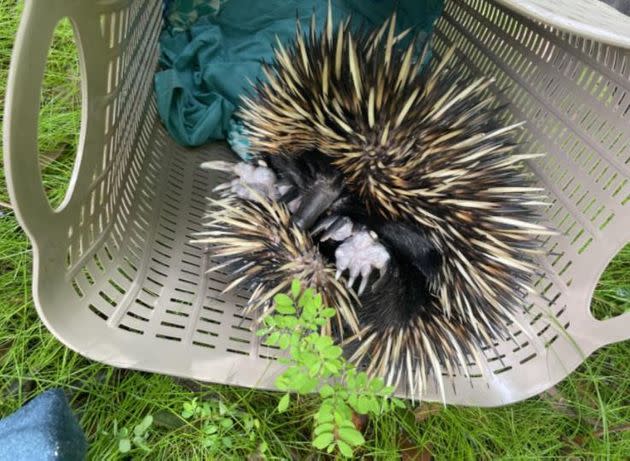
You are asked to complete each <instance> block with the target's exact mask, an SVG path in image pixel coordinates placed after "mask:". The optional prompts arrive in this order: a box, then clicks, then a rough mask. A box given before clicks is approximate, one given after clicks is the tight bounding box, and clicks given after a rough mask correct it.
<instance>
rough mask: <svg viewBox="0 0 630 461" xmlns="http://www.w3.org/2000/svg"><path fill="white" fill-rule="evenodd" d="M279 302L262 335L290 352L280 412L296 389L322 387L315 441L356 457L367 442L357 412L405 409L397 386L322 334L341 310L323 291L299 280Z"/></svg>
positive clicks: (307, 391) (281, 384) (281, 382)
mask: <svg viewBox="0 0 630 461" xmlns="http://www.w3.org/2000/svg"><path fill="white" fill-rule="evenodd" d="M274 303H275V310H274V313H273V315H269V316H268V317H266V318H265V319H264V327H263V328H262V329H260V330H259V331H258V332H257V334H258V336H265V337H266V344H269V345H271V346H277V347H279V348H280V349H282V350H286V351H288V357H286V358H281V359H279V361H280V363H282V364H284V365H287V368H286V370H285V371H284V372H283V373H282V374H281V375H280V376H278V378H277V379H276V383H275V384H276V387H277V388H278V389H280V390H281V391H284V392H285V394H284V395H283V396H282V398H281V399H280V401H279V402H278V411H280V412H283V411H286V410H287V409H288V407H289V404H290V402H291V394H292V393H296V394H310V393H312V392H315V391H318V392H319V395H320V397H321V404H320V407H319V410H318V411H317V412H316V413H315V417H314V428H313V445H314V446H315V447H316V448H318V449H320V450H325V451H327V452H328V453H333V452H335V453H338V454H340V455H341V456H343V457H351V456H353V453H354V449H355V448H357V447H359V446H361V445H363V444H364V443H365V439H364V438H363V435H362V434H361V432H360V431H359V430H357V428H356V427H355V425H354V423H353V421H352V415H353V412H354V413H357V414H360V415H380V414H382V413H384V412H386V411H389V410H390V409H392V408H404V407H405V404H404V402H403V401H401V400H399V399H396V398H392V397H391V395H392V392H393V391H394V389H393V388H392V387H389V386H385V384H384V383H383V380H382V379H381V378H369V377H368V375H367V374H366V373H365V372H359V371H357V369H356V367H355V366H354V365H352V364H350V363H348V362H347V361H346V360H345V358H344V357H343V355H342V353H343V350H342V348H341V347H340V346H338V345H336V344H335V343H334V341H333V339H332V338H331V337H330V336H327V335H322V334H321V330H322V326H324V325H325V324H326V323H327V322H329V321H330V319H332V318H333V317H334V316H335V315H336V310H335V309H333V308H330V307H326V306H324V305H323V303H322V297H321V295H319V294H315V292H314V291H313V290H312V289H310V288H308V289H306V290H302V287H301V286H300V283H299V282H298V281H297V280H294V281H293V283H292V285H291V295H286V294H278V295H276V296H275V297H274Z"/></svg>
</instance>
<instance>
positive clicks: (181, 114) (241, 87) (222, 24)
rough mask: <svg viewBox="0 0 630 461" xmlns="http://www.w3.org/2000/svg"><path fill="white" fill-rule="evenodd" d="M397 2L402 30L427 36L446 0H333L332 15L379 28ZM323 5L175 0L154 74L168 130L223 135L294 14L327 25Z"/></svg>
mask: <svg viewBox="0 0 630 461" xmlns="http://www.w3.org/2000/svg"><path fill="white" fill-rule="evenodd" d="M395 4H397V9H398V12H399V18H400V19H399V28H400V29H401V30H402V29H405V28H407V27H414V29H415V31H416V32H426V34H427V36H428V34H429V33H430V31H431V30H432V26H433V23H434V21H435V19H436V18H437V17H438V16H439V14H440V13H441V10H442V0H424V1H421V0H400V1H398V2H393V1H383V0H380V1H379V0H334V1H333V2H332V7H333V15H334V18H335V20H339V19H341V18H345V17H347V16H348V15H350V14H352V18H353V24H354V25H355V26H359V25H363V24H365V25H368V26H377V25H379V24H380V23H382V22H383V21H384V20H385V19H386V18H387V17H388V16H389V15H390V14H391V12H392V11H393V8H394V5H395ZM201 6H203V7H204V8H201ZM178 7H180V8H183V9H184V11H182V12H181V14H180V13H178V11H177V8H178ZM200 8H201V9H200ZM326 11H327V2H326V1H315V0H264V1H251V0H214V1H212V2H209V1H206V2H201V1H200V0H174V1H173V2H172V3H171V5H170V6H169V8H168V10H167V13H166V17H167V27H166V28H165V29H164V30H163V32H162V34H161V36H160V46H161V55H160V70H159V71H158V72H157V74H156V75H155V93H156V97H157V105H158V111H159V114H160V117H161V119H162V121H163V122H164V124H165V125H166V127H167V129H168V131H169V133H170V134H171V136H172V137H173V138H174V139H175V140H176V141H177V142H178V143H180V144H182V145H185V146H198V145H201V144H205V143H206V142H208V141H212V140H218V139H225V138H226V136H227V135H228V132H229V128H230V118H231V116H232V113H233V112H234V110H235V109H236V107H237V105H238V103H239V98H240V96H241V95H242V94H244V93H246V92H248V91H249V90H250V88H251V86H250V83H249V81H256V79H257V78H261V77H262V73H261V67H260V64H261V62H263V61H264V62H269V61H271V59H272V57H273V47H274V43H275V39H276V36H277V37H278V38H279V39H280V40H281V41H282V42H289V41H290V40H291V39H293V37H294V35H295V20H296V16H297V17H299V18H300V20H301V21H302V24H303V26H304V28H306V27H307V25H308V24H309V21H310V17H311V14H312V13H313V12H315V15H316V18H317V24H318V26H319V27H322V26H323V24H324V20H325V18H326ZM173 18H176V19H173ZM170 20H172V21H174V22H175V23H173V24H170V25H168V22H169V21H170ZM195 20H196V22H194V21H195ZM190 23H192V25H190Z"/></svg>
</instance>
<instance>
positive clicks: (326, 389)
mask: <svg viewBox="0 0 630 461" xmlns="http://www.w3.org/2000/svg"><path fill="white" fill-rule="evenodd" d="M334 393H335V390H334V389H333V387H332V386H331V385H330V384H325V385H323V386H322V388H321V389H320V390H319V395H320V396H322V398H324V399H325V398H326V397H330V396H331V395H333V394H334Z"/></svg>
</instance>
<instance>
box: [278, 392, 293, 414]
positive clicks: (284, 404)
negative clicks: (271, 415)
mask: <svg viewBox="0 0 630 461" xmlns="http://www.w3.org/2000/svg"><path fill="white" fill-rule="evenodd" d="M290 401H291V396H290V395H289V394H284V396H283V397H282V398H281V399H280V401H279V402H278V411H279V412H280V413H282V412H284V411H286V409H287V408H289V402H290Z"/></svg>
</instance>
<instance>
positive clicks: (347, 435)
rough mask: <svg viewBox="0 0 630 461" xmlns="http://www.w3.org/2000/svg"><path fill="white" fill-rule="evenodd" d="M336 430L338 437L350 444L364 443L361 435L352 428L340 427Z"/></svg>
mask: <svg viewBox="0 0 630 461" xmlns="http://www.w3.org/2000/svg"><path fill="white" fill-rule="evenodd" d="M338 432H339V437H341V439H342V440H343V441H345V442H347V443H348V444H349V445H351V446H358V445H363V444H364V443H365V439H364V438H363V435H361V433H360V432H359V431H357V430H356V429H354V428H350V427H342V428H341V429H339V431H338Z"/></svg>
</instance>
